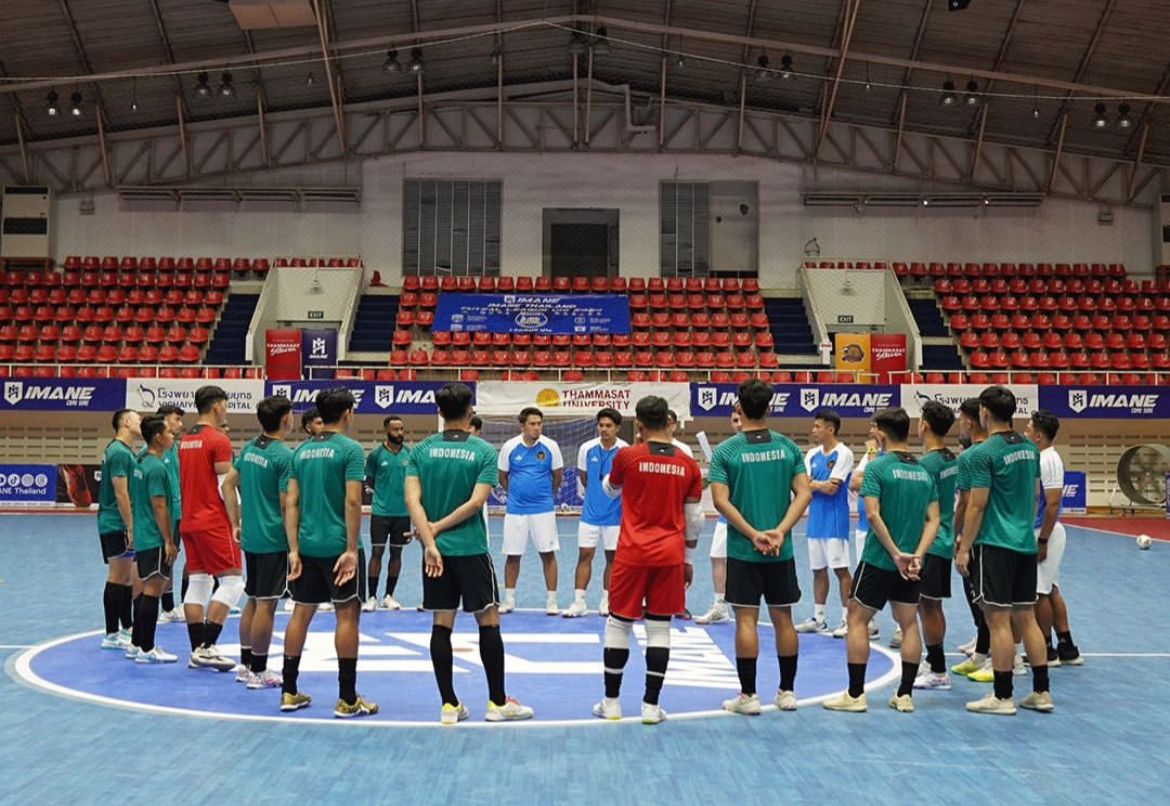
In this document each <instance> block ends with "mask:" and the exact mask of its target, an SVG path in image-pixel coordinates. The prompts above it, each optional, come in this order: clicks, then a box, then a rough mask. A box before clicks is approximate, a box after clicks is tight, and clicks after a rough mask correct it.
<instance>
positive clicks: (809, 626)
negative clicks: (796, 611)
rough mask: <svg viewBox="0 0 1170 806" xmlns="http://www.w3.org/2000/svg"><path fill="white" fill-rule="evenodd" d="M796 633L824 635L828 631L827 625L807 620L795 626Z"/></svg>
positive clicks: (812, 619) (811, 619)
mask: <svg viewBox="0 0 1170 806" xmlns="http://www.w3.org/2000/svg"><path fill="white" fill-rule="evenodd" d="M796 631H797V632H800V633H809V632H818V633H826V632H828V631H829V625H828V624H826V623H825V622H823V621H817V620H816V619H815V618H807V619H805V620H804V621H802V622H800V623H799V624H797V625H796Z"/></svg>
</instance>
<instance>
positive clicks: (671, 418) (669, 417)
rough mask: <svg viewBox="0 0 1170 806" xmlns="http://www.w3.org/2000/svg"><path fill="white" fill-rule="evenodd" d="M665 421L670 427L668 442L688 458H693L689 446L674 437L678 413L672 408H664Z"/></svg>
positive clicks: (676, 429) (693, 454) (693, 453)
mask: <svg viewBox="0 0 1170 806" xmlns="http://www.w3.org/2000/svg"><path fill="white" fill-rule="evenodd" d="M666 423H667V427H668V428H669V429H670V444H671V445H673V446H674V447H676V448H678V449H679V450H680V451H682V452H683V453H684V454H685V455H686V457H687V458H688V459H694V458H695V452H694V451H693V450H691V446H690V445H688V444H687V443H685V442H683V441H682V440H681V439H678V438H677V437H675V433H676V432H677V431H678V415H677V414H675V412H674V409H667V410H666Z"/></svg>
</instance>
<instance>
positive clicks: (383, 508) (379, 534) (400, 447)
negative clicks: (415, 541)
mask: <svg viewBox="0 0 1170 806" xmlns="http://www.w3.org/2000/svg"><path fill="white" fill-rule="evenodd" d="M382 430H383V431H384V432H385V434H386V439H385V441H383V442H381V443H380V444H379V445H378V446H377V447H376V448H374V449H373V450H372V451H370V455H369V457H368V458H367V459H366V484H367V485H368V486H369V487H370V489H371V490H373V493H374V500H373V503H372V505H371V507H370V566H369V569H368V571H367V572H366V574H367V577H368V590H369V594H368V598H367V599H366V601H365V604H364V605H362V609H363V610H364V611H366V612H367V613H368V612H371V611H373V610H374V608H375V607H376V606H377V601H378V577H379V576H381V574H382V554H383V553H384V552H385V550H386V548H387V547H389V549H390V564H389V567H388V568H387V570H386V597H385V598H384V599H383V600H382V608H383V609H385V610H401V609H402V605H401V604H399V603H398V600H397V599H395V598H394V589H395V587H396V586H397V585H398V575H399V574H400V573H401V572H402V549H403V548H405V547H406V544H407V543H409V542H410V541H411V527H410V513H409V512H407V511H406V494H405V492H404V489H405V480H406V466H407V464H409V463H410V446H409V445H406V444H405V442H406V424H405V423H404V422H403V421H402V418H401V417H399V416H397V415H395V414H391V415H390V416H389V417H387V418H386V419H384V420H383V421H382Z"/></svg>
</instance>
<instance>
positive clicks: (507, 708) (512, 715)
mask: <svg viewBox="0 0 1170 806" xmlns="http://www.w3.org/2000/svg"><path fill="white" fill-rule="evenodd" d="M532 715H533V711H532V709H531V708H529V707H528V706H527V705H521V704H520V701H519V700H517V699H516V698H515V697H509V698H508V699H506V700H504V704H503V705H496V704H495V703H494V702H492V701H490V700H489V701H488V706H487V713H486V714H484V715H483V718H484V719H485V720H487V721H488V722H516V721H518V720H521V719H532Z"/></svg>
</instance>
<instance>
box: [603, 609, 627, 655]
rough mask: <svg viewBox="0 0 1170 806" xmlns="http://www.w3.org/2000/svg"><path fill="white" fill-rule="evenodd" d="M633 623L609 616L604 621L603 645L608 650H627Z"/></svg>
mask: <svg viewBox="0 0 1170 806" xmlns="http://www.w3.org/2000/svg"><path fill="white" fill-rule="evenodd" d="M633 631H634V624H633V622H630V621H626V620H625V619H622V618H618V617H617V616H614V615H612V614H611V615H610V616H609V618H608V619H606V621H605V645H606V646H607V647H608V648H610V649H629V648H630V633H632V632H633Z"/></svg>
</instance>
